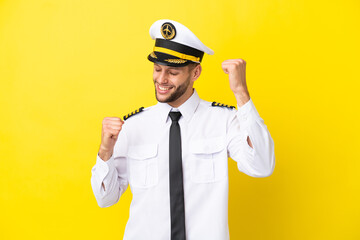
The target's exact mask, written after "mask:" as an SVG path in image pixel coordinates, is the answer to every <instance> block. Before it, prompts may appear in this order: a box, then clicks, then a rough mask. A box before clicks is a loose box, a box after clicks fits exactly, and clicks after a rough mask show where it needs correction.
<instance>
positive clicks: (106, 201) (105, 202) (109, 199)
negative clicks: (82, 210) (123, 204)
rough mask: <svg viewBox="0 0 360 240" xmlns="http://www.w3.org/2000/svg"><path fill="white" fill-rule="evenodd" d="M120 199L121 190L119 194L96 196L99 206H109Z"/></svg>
mask: <svg viewBox="0 0 360 240" xmlns="http://www.w3.org/2000/svg"><path fill="white" fill-rule="evenodd" d="M119 199H120V192H119V193H117V195H109V196H104V197H96V202H97V204H98V206H99V207H101V208H107V207H110V206H112V205H114V204H116V203H117V202H118V201H119Z"/></svg>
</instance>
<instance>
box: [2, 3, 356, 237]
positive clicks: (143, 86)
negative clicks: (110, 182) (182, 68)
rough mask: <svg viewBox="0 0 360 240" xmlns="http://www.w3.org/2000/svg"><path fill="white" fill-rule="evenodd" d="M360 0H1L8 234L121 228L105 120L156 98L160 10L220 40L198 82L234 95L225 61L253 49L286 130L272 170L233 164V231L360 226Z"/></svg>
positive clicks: (223, 96) (260, 233) (250, 62)
mask: <svg viewBox="0 0 360 240" xmlns="http://www.w3.org/2000/svg"><path fill="white" fill-rule="evenodd" d="M359 10H360V3H359V1H356V0H352V1H351V0H344V1H341V3H340V1H313V0H303V1H300V0H299V1H294V0H268V1H265V0H264V1H261V0H248V1H244V0H241V1H239V0H233V1H220V0H217V1H211V0H206V1H205V0H202V1H189V0H184V1H141V2H140V1H110V0H104V1H100V0H99V1H94V0H92V1H91V0H82V1H81V0H57V1H56V0H53V1H51V0H33V1H30V0H28V1H25V0H24V1H15V0H2V1H0V83H1V87H0V107H1V118H0V126H1V131H0V140H1V144H0V154H1V159H0V160H1V165H0V206H1V211H0V216H1V217H0V221H1V222H0V238H1V239H122V235H123V231H124V228H125V224H126V221H127V219H128V210H129V204H130V201H131V192H130V190H129V189H128V190H127V191H126V193H125V194H124V195H123V196H122V198H121V199H120V201H119V202H118V203H117V204H116V205H114V206H112V207H109V208H100V207H98V206H97V204H96V201H95V197H94V196H93V193H92V190H91V185H90V176H91V172H90V171H91V168H92V166H93V165H94V164H95V160H96V154H97V151H98V147H99V144H100V134H101V121H102V119H103V118H104V117H106V116H118V117H122V116H123V115H124V114H126V113H128V112H131V111H133V110H134V109H136V108H139V107H140V106H144V107H148V106H150V105H153V104H155V103H156V101H155V97H154V88H153V83H152V68H153V65H152V63H151V62H149V61H148V60H147V59H146V57H147V55H148V54H149V53H150V51H151V50H152V47H153V45H154V41H153V40H152V39H151V38H150V36H149V28H150V26H151V24H152V23H153V22H155V21H156V20H158V19H162V18H168V19H172V20H176V21H179V22H181V23H183V24H184V25H185V26H187V27H188V28H189V29H190V30H192V31H193V32H194V33H195V34H196V35H197V36H198V37H199V38H200V40H202V41H203V43H204V44H205V45H207V46H209V47H210V48H211V49H213V50H214V51H215V55H212V56H210V55H207V54H205V56H204V60H203V63H202V66H203V72H202V74H201V76H200V78H199V79H198V81H197V83H196V85H195V87H196V88H197V90H198V93H199V95H200V97H202V98H203V99H205V100H208V101H218V102H223V103H226V104H231V105H234V104H236V101H235V98H234V97H233V95H232V92H231V90H230V88H229V83H228V78H227V75H225V74H224V73H223V71H222V69H221V62H222V61H224V60H226V59H230V58H242V59H244V60H245V61H246V62H247V71H246V73H247V84H248V89H249V92H250V96H251V97H252V99H253V101H254V104H255V106H256V108H257V110H258V111H259V113H260V116H261V117H262V118H263V119H264V121H265V124H266V125H267V127H268V129H269V131H270V133H271V136H272V138H273V139H274V142H275V156H276V166H275V171H274V173H273V174H272V175H271V176H270V177H268V178H252V177H250V176H247V175H245V174H243V173H240V172H239V171H238V170H237V168H236V164H235V162H234V161H233V160H231V159H230V160H229V166H230V170H229V171H230V201H229V227H230V237H231V239H247V240H250V239H251V240H255V239H274V240H275V239H276V240H278V239H286V240H288V239H291V240H292V239H294V240H297V239H299V240H300V239H301V240H303V239H360V230H359V228H358V227H359V221H360V174H359V170H360V154H359V147H360V141H359V133H360V131H359V122H360V117H359V105H358V103H359V80H360V78H359V77H360V74H359V64H360V61H359V55H360V51H359V42H360V39H359V24H360V17H359V16H360V11H359Z"/></svg>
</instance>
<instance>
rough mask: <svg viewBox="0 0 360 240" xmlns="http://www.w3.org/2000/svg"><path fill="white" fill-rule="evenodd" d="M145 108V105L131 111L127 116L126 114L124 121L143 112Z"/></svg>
mask: <svg viewBox="0 0 360 240" xmlns="http://www.w3.org/2000/svg"><path fill="white" fill-rule="evenodd" d="M143 110H144V107H141V108H139V109H136V110H135V111H134V112H131V113H129V114H128V115H125V116H124V121H125V120H126V119H128V118H129V117H132V116H134V115H135V114H138V113H140V112H142V111H143Z"/></svg>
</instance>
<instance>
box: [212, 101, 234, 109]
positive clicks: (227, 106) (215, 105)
mask: <svg viewBox="0 0 360 240" xmlns="http://www.w3.org/2000/svg"><path fill="white" fill-rule="evenodd" d="M211 106H213V107H226V108H230V109H233V108H235V107H234V106H229V105H227V104H223V103H218V102H212V103H211Z"/></svg>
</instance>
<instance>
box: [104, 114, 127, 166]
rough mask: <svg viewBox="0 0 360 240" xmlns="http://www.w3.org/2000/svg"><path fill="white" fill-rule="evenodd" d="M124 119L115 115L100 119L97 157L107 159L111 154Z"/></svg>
mask: <svg viewBox="0 0 360 240" xmlns="http://www.w3.org/2000/svg"><path fill="white" fill-rule="evenodd" d="M123 124H124V121H123V120H121V119H120V118H117V117H106V118H104V120H103V121H102V130H101V144H100V149H99V157H100V158H101V159H102V160H104V161H107V160H109V159H110V157H111V155H112V154H113V150H114V146H115V143H116V140H117V138H118V136H119V133H120V131H121V128H122V125H123Z"/></svg>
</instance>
